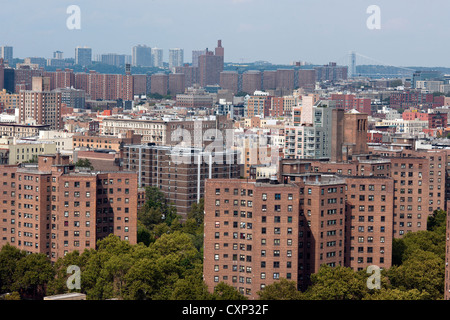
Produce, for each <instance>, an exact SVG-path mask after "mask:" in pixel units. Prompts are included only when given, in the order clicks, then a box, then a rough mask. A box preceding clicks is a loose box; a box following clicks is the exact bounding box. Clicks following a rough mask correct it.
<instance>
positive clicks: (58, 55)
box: [53, 51, 64, 59]
mask: <svg viewBox="0 0 450 320" xmlns="http://www.w3.org/2000/svg"><path fill="white" fill-rule="evenodd" d="M53 59H64V54H63V52H62V51H55V52H53Z"/></svg>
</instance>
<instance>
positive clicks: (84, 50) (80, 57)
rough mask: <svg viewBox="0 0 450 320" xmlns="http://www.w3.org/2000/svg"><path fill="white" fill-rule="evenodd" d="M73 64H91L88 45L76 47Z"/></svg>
mask: <svg viewBox="0 0 450 320" xmlns="http://www.w3.org/2000/svg"><path fill="white" fill-rule="evenodd" d="M75 64H78V65H80V66H84V67H86V66H90V65H91V64H92V49H91V48H89V47H76V48H75Z"/></svg>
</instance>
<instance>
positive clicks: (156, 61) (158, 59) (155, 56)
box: [151, 48, 164, 68]
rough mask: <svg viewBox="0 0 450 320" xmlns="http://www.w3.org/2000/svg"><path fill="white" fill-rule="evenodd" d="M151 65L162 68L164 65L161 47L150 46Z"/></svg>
mask: <svg viewBox="0 0 450 320" xmlns="http://www.w3.org/2000/svg"><path fill="white" fill-rule="evenodd" d="M151 52H152V66H153V67H157V68H162V67H163V66H164V63H163V49H161V48H152V50H151Z"/></svg>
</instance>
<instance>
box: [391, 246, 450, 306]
mask: <svg viewBox="0 0 450 320" xmlns="http://www.w3.org/2000/svg"><path fill="white" fill-rule="evenodd" d="M444 272H445V265H444V260H443V259H442V258H441V257H439V256H438V255H437V254H436V253H433V252H430V251H425V250H422V249H416V250H415V251H414V252H412V253H411V254H410V255H409V256H408V259H406V260H405V261H403V263H402V265H400V266H393V267H391V268H390V269H389V270H388V277H389V281H390V283H391V284H392V286H393V287H394V288H397V289H400V290H403V291H407V290H412V289H417V290H419V291H421V292H427V293H428V294H429V295H430V296H431V298H432V299H442V298H443V290H444Z"/></svg>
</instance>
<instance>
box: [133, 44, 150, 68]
mask: <svg viewBox="0 0 450 320" xmlns="http://www.w3.org/2000/svg"><path fill="white" fill-rule="evenodd" d="M131 60H132V61H131V64H132V65H133V66H135V67H136V66H141V67H151V66H152V48H150V47H147V46H146V45H137V46H134V47H133V49H132V58H131Z"/></svg>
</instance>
